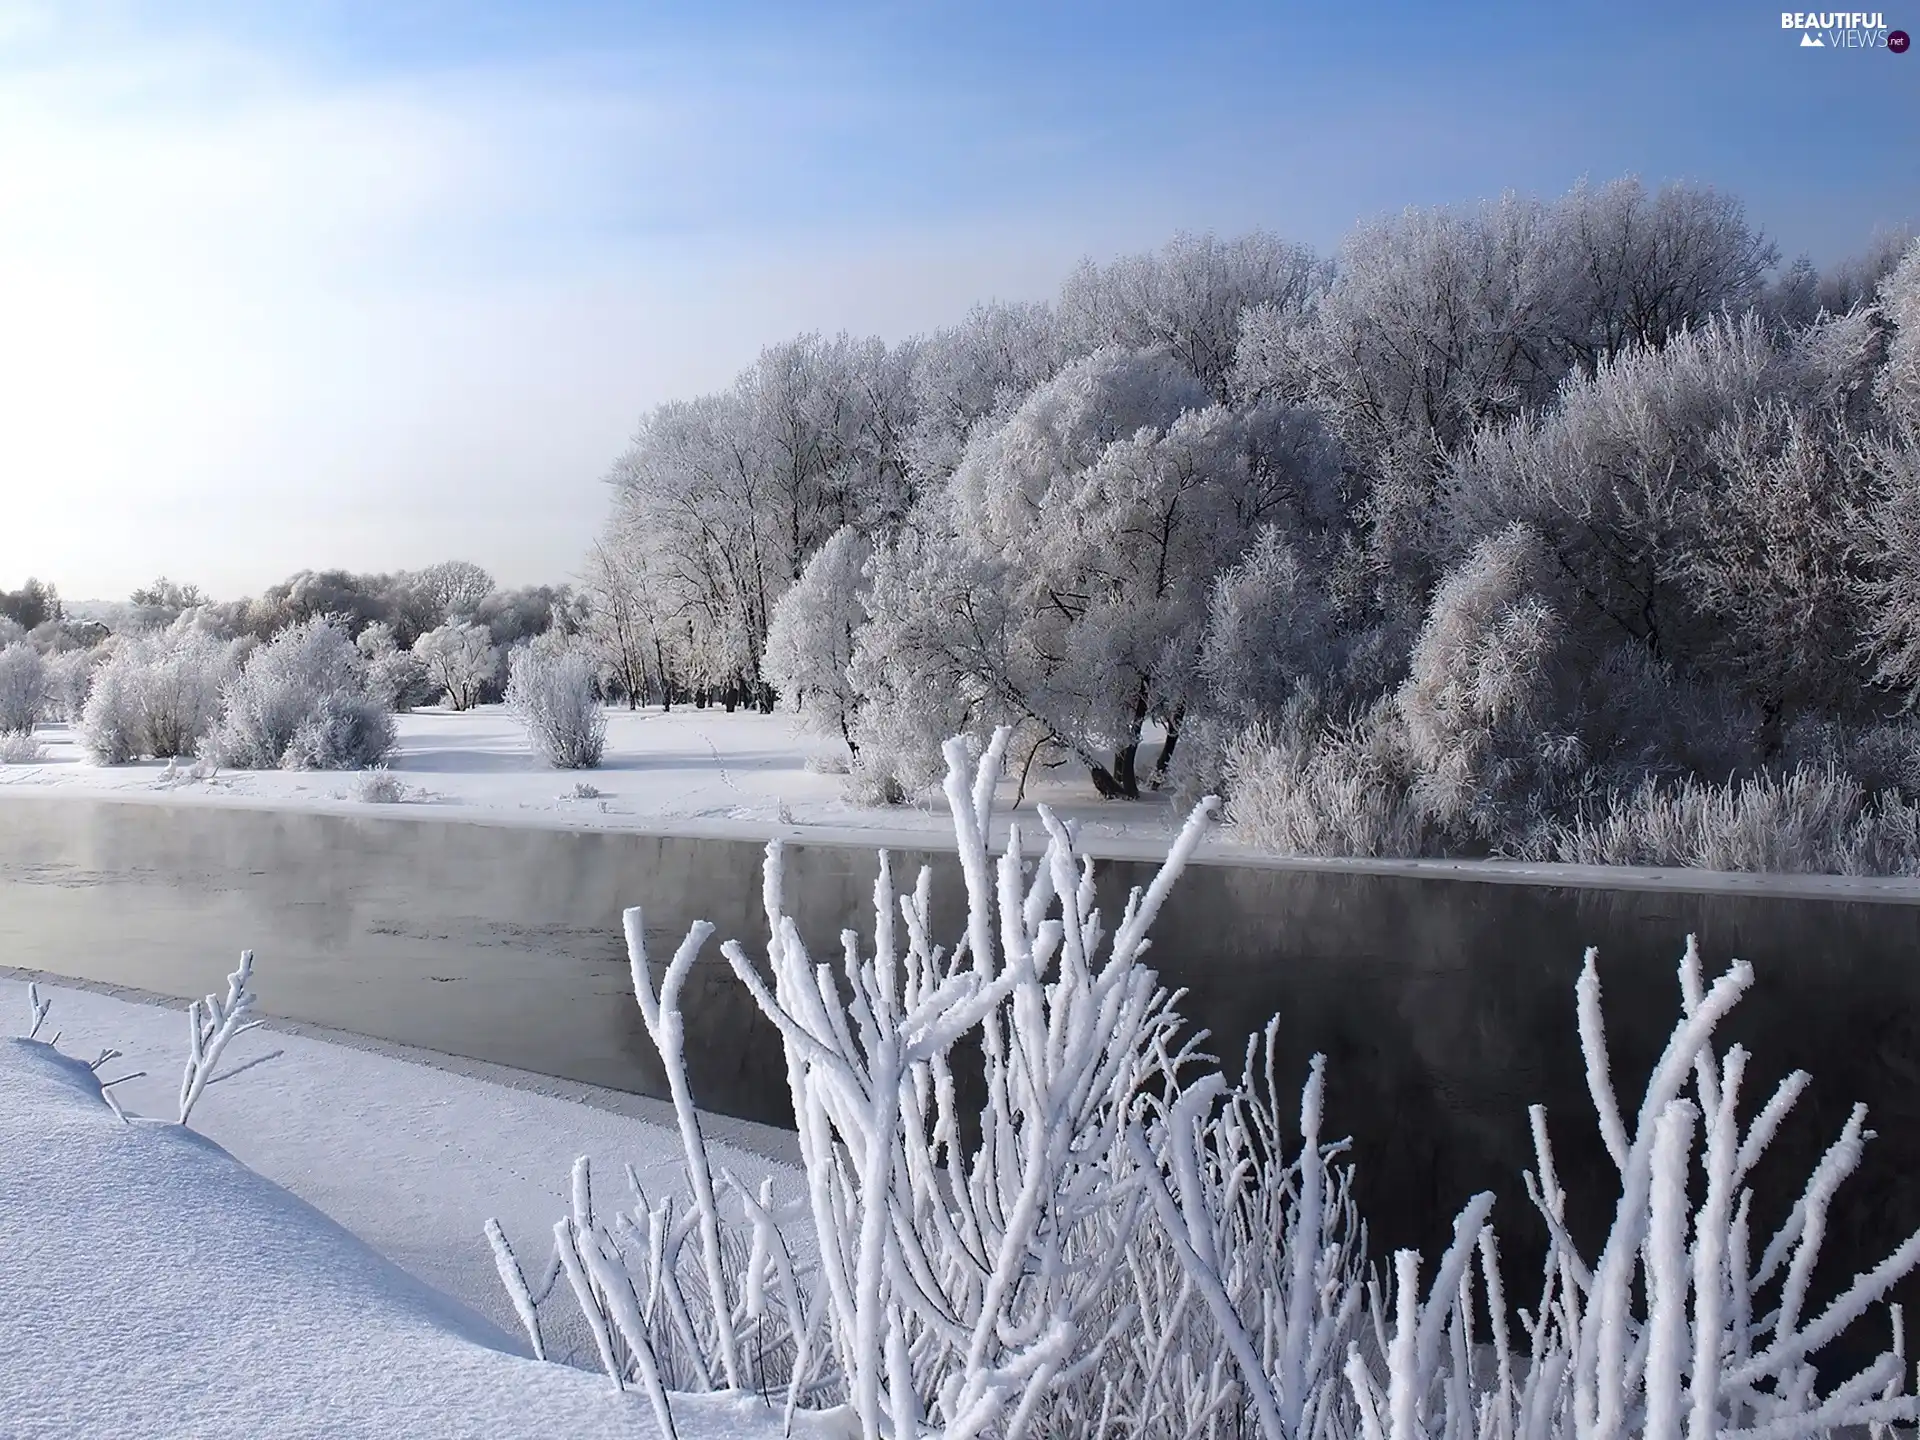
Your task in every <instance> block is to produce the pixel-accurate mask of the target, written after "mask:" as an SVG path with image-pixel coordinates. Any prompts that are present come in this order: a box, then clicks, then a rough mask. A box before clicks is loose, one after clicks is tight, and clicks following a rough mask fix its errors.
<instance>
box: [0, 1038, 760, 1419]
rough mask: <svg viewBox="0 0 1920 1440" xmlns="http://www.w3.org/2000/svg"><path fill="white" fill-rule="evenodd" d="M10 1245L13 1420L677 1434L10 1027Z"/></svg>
mask: <svg viewBox="0 0 1920 1440" xmlns="http://www.w3.org/2000/svg"><path fill="white" fill-rule="evenodd" d="M332 1158H333V1159H334V1160H335V1161H336V1162H339V1161H340V1160H341V1159H342V1158H343V1157H332ZM0 1253H4V1254H5V1255H6V1257H7V1260H6V1275H7V1284H8V1295H7V1302H6V1304H5V1305H0V1428H3V1429H4V1430H5V1431H6V1433H9V1434H18V1435H35V1436H45V1437H57V1436H76V1437H77V1436H97V1435H122V1436H149V1435H152V1436H159V1435H182V1436H184V1435H193V1436H197V1437H205V1440H217V1437H226V1436H232V1437H249V1440H251V1437H257V1436H260V1435H264V1434H273V1435H287V1436H305V1435H312V1436H322V1435H324V1436H330V1437H341V1440H352V1437H360V1436H366V1437H381V1440H385V1437H390V1436H395V1435H435V1436H475V1437H479V1436H486V1437H489V1440H495V1437H508V1436H522V1435H524V1436H549V1435H555V1434H565V1435H575V1436H598V1435H625V1436H646V1435H653V1434H657V1433H658V1430H657V1427H656V1426H655V1424H654V1422H653V1420H652V1418H651V1416H650V1415H649V1413H648V1411H647V1408H646V1403H645V1401H644V1400H643V1399H642V1398H641V1397H640V1396H639V1395H637V1394H631V1393H629V1394H620V1393H617V1392H616V1391H615V1390H614V1389H613V1387H612V1386H611V1385H610V1384H609V1382H608V1381H607V1380H606V1379H605V1378H604V1377H601V1376H596V1375H592V1374H589V1373H587V1372H585V1371H581V1370H574V1369H571V1368H568V1367H566V1366H561V1365H551V1364H540V1363H537V1362H534V1361H532V1360H528V1359H524V1358H522V1357H521V1356H520V1355H519V1354H518V1353H516V1351H517V1349H518V1346H517V1344H516V1342H515V1341H513V1340H512V1339H510V1338H509V1337H508V1336H507V1335H506V1334H505V1333H504V1332H502V1331H500V1330H499V1329H497V1328H496V1327H495V1326H493V1325H492V1324H491V1323H489V1322H488V1321H487V1320H485V1319H484V1318H482V1317H481V1316H479V1315H477V1314H475V1313H473V1312H472V1311H471V1310H470V1309H468V1308H467V1307H466V1306H464V1305H461V1304H460V1303H458V1302H457V1301H455V1300H453V1299H451V1298H449V1297H447V1296H444V1295H442V1294H440V1293H438V1292H436V1291H434V1290H433V1289H431V1288H430V1287H428V1286H426V1285H424V1284H422V1283H420V1282H419V1281H418V1280H416V1279H415V1278H413V1277H412V1276H410V1275H408V1274H406V1273H405V1272H404V1271H402V1270H401V1269H399V1268H398V1267H397V1266H395V1265H394V1264H393V1263H392V1262H391V1261H389V1260H387V1259H385V1258H383V1257H382V1256H380V1255H379V1254H377V1253H375V1252H374V1251H373V1250H372V1249H370V1248H369V1247H368V1246H366V1245H365V1244H363V1243H362V1242H361V1241H360V1240H358V1239H356V1238H355V1237H354V1236H353V1235H352V1234H350V1233H349V1232H348V1231H346V1230H345V1229H343V1228H342V1227H341V1226H339V1225H338V1224H336V1223H335V1222H333V1221H332V1220H330V1219H328V1218H327V1217H326V1216H325V1215H323V1214H321V1213H320V1212H319V1211H318V1210H316V1209H314V1208H313V1207H312V1206H311V1205H308V1204H307V1203H305V1202H304V1201H302V1200H300V1199H298V1198H297V1197H295V1196H294V1195H292V1194H290V1193H288V1192H287V1191H286V1190H284V1189H282V1188H281V1187H279V1186H278V1185H275V1184H273V1183H272V1182H270V1181H268V1180H266V1179H264V1178H262V1177H261V1176H259V1175H256V1174H255V1173H253V1172H252V1171H250V1170H249V1169H247V1168H246V1167H245V1166H244V1165H242V1164H241V1163H240V1162H239V1161H238V1160H236V1159H235V1158H234V1157H233V1156H231V1155H230V1154H228V1153H227V1152H226V1151H224V1150H223V1149H221V1148H220V1147H219V1146H218V1145H216V1144H214V1143H213V1142H211V1141H210V1140H207V1139H204V1138H202V1137H200V1136H197V1135H194V1134H192V1133H190V1132H188V1131H185V1130H182V1129H181V1128H180V1127H178V1126H175V1125H171V1124H168V1123H165V1122H161V1121H146V1122H135V1123H132V1124H122V1123H121V1122H120V1121H119V1120H117V1119H115V1118H114V1116H113V1114H112V1112H111V1111H110V1110H109V1109H108V1108H107V1107H106V1105H104V1104H103V1103H102V1101H101V1098H100V1093H99V1088H98V1085H97V1083H96V1081H95V1079H94V1077H93V1076H92V1074H91V1073H90V1072H89V1071H88V1069H87V1067H86V1066H85V1065H83V1064H81V1063H79V1062H78V1061H76V1060H73V1059H71V1058H68V1057H66V1056H64V1055H61V1054H58V1053H56V1052H55V1051H54V1050H52V1049H50V1048H48V1047H47V1046H45V1045H44V1044H40V1043H36V1042H30V1041H25V1040H20V1039H17V1038H11V1037H9V1038H6V1039H4V1040H0ZM677 1409H678V1411H679V1417H680V1419H681V1421H682V1423H681V1426H680V1430H681V1434H682V1435H683V1436H688V1437H695V1436H708V1437H711V1436H721V1435H754V1434H765V1435H772V1434H778V1433H779V1426H778V1422H777V1417H775V1416H774V1415H773V1414H772V1413H771V1412H769V1411H767V1410H765V1409H764V1408H762V1407H760V1406H759V1405H758V1403H757V1402H755V1401H752V1400H745V1401H741V1400H729V1399H708V1400H704V1401H692V1400H688V1401H684V1402H682V1403H681V1404H680V1405H679V1406H678V1407H677Z"/></svg>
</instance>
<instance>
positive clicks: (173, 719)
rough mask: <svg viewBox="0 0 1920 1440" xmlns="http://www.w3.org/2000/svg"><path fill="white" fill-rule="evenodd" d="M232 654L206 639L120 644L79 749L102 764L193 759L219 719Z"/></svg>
mask: <svg viewBox="0 0 1920 1440" xmlns="http://www.w3.org/2000/svg"><path fill="white" fill-rule="evenodd" d="M230 673H231V671H230V667H229V664H228V659H227V649H226V647H225V646H224V645H222V644H221V643H220V642H218V641H216V640H214V639H212V638H210V637H208V636H206V635H201V634H183V635H177V636H152V637H148V638H144V639H137V640H125V641H120V642H117V643H116V644H115V645H114V646H113V648H112V651H111V653H110V654H109V655H108V657H107V659H106V660H105V661H104V662H103V663H101V664H100V665H99V667H98V668H97V669H95V670H94V672H93V674H92V677H91V685H90V688H89V690H88V694H87V700H86V704H85V706H84V708H83V709H82V710H81V714H80V743H81V744H82V745H83V746H84V747H85V749H86V751H87V753H88V754H89V755H90V756H91V757H92V758H93V759H94V761H95V762H96V763H98V764H102V765H123V764H125V763H127V762H128V761H130V760H137V759H140V758H141V757H142V756H147V755H151V756H154V757H156V758H158V759H168V758H172V757H175V756H181V755H191V754H193V753H194V752H195V749H196V747H197V746H198V745H199V743H200V741H201V739H202V737H204V736H205V735H206V734H207V732H208V731H209V730H210V729H212V727H213V725H214V723H215V722H216V721H217V720H218V719H219V715H220V696H221V690H222V687H223V685H224V684H225V682H226V680H227V678H228V676H229V674H230Z"/></svg>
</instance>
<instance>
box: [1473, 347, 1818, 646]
mask: <svg viewBox="0 0 1920 1440" xmlns="http://www.w3.org/2000/svg"><path fill="white" fill-rule="evenodd" d="M1796 358H1798V357H1797V356H1796V353H1795V352H1790V351H1784V350H1782V349H1780V348H1778V347H1776V345H1775V343H1774V342H1773V340H1772V339H1771V338H1770V337H1769V335H1768V333H1767V330H1766V327H1765V326H1764V325H1762V324H1761V323H1760V322H1759V321H1758V320H1757V319H1756V318H1754V317H1752V316H1749V317H1748V318H1746V319H1745V320H1741V321H1727V322H1716V323H1714V324H1711V325H1708V326H1706V327H1703V328H1702V329H1700V330H1695V331H1689V332H1687V333H1686V334H1684V335H1682V336H1680V337H1679V338H1677V339H1675V340H1674V341H1672V342H1671V343H1670V344H1668V345H1667V346H1665V347H1664V348H1662V349H1653V348H1650V347H1644V346H1642V347H1635V348H1632V349H1629V350H1626V351H1623V352H1621V353H1620V354H1619V355H1617V356H1615V357H1613V358H1612V359H1609V360H1607V361H1605V362H1604V363H1602V364H1601V366H1600V367H1599V369H1598V370H1597V371H1596V372H1595V373H1594V374H1592V375H1576V376H1575V377H1573V378H1572V379H1571V380H1570V381H1569V383H1568V386H1567V389H1566V391H1565V392H1564V394H1563V395H1562V396H1561V398H1560V401H1559V403H1558V404H1557V405H1556V406H1555V408H1554V409H1553V410H1552V411H1550V412H1547V413H1544V414H1541V415H1538V416H1529V417H1526V418H1523V419H1522V420H1520V421H1517V422H1515V423H1514V424H1512V425H1508V426H1502V427H1498V428H1492V429H1487V430H1484V431H1482V432H1480V433H1479V434H1477V435H1476V436H1475V437H1474V439H1473V442H1472V444H1471V445H1469V446H1467V447H1465V448H1464V449H1463V450H1462V451H1461V453H1460V454H1459V456H1458V457H1457V458H1456V460H1455V461H1454V463H1453V465H1452V467H1451V473H1450V475H1449V491H1448V497H1447V506H1448V520H1449V522H1450V526H1451V532H1452V536H1453V540H1452V542H1451V543H1452V544H1453V545H1455V546H1458V547H1459V549H1458V550H1457V551H1456V553H1464V550H1465V549H1466V548H1468V547H1470V546H1471V544H1472V543H1473V542H1474V541H1475V540H1476V539H1477V538H1479V537H1482V536H1487V535H1493V534H1498V533H1500V532H1501V531H1502V530H1504V529H1505V528H1506V527H1507V526H1508V525H1511V524H1513V523H1515V522H1521V523H1524V524H1526V525H1528V526H1529V527H1531V528H1532V529H1533V531H1534V532H1535V533H1536V534H1538V535H1539V536H1540V537H1541V539H1542V540H1543V541H1544V542H1545V544H1546V545H1547V547H1548V552H1549V554H1550V555H1551V557H1552V561H1553V564H1554V565H1555V567H1556V568H1558V569H1559V570H1561V571H1562V572H1564V574H1565V575H1566V576H1567V578H1568V579H1569V581H1570V582H1571V584H1572V595H1573V597H1574V598H1576V599H1577V600H1578V603H1579V604H1580V606H1581V607H1582V609H1583V610H1584V611H1585V612H1587V613H1586V616H1585V617H1583V618H1582V621H1581V623H1584V620H1585V619H1586V618H1591V619H1592V620H1593V621H1594V622H1596V623H1599V624H1602V625H1604V626H1606V627H1609V628H1610V629H1611V630H1612V631H1613V632H1614V633H1615V634H1617V635H1618V636H1620V637H1622V638H1625V639H1630V640H1632V641H1634V642H1635V643H1637V644H1640V645H1643V646H1645V647H1646V649H1647V650H1648V651H1649V652H1650V653H1651V654H1653V655H1654V656H1655V657H1656V658H1658V659H1661V660H1664V661H1671V662H1676V663H1686V662H1688V661H1690V660H1692V659H1693V658H1694V657H1696V656H1698V654H1699V653H1700V651H1701V648H1702V646H1703V645H1704V644H1705V643H1706V641H1707V640H1708V639H1709V638H1711V637H1710V632H1712V631H1713V630H1714V629H1715V627H1716V626H1717V625H1718V622H1717V621H1714V620H1710V619H1709V618H1708V617H1706V616H1705V615H1704V614H1703V613H1702V610H1701V606H1700V597H1699V592H1698V588H1697V585H1696V583H1695V578H1694V576H1693V575H1692V574H1691V572H1690V569H1689V567H1690V565H1691V563H1692V560H1693V557H1694V556H1695V555H1696V554H1697V553H1698V551H1699V549H1700V547H1701V546H1702V544H1703V543H1704V542H1705V536H1704V534H1703V529H1702V526H1703V523H1704V522H1705V521H1706V520H1707V519H1708V518H1709V515H1710V512H1711V510H1712V508H1713V502H1712V498H1711V493H1710V492H1708V491H1706V490H1705V489H1704V488H1703V487H1706V486H1707V485H1708V483H1709V481H1710V479H1711V478H1712V477H1713V476H1714V474H1715V471H1714V467H1713V465H1712V462H1711V458H1710V455H1709V445H1710V442H1712V440H1713V437H1714V436H1715V435H1716V434H1717V433H1719V431H1720V427H1721V424H1722V422H1723V420H1725V419H1726V418H1728V417H1730V416H1737V415H1739V414H1741V413H1743V412H1744V411H1747V410H1749V409H1750V408H1751V407H1753V406H1755V405H1757V404H1759V403H1761V402H1762V401H1763V400H1765V399H1767V398H1768V397H1769V396H1773V397H1778V398H1780V399H1781V400H1782V401H1783V402H1786V403H1792V402H1793V400H1794V399H1795V398H1797V397H1799V396H1802V395H1804V394H1805V392H1806V389H1807V387H1808V386H1809V385H1810V384H1811V381H1810V379H1809V377H1808V375H1807V373H1806V371H1805V369H1804V367H1797V366H1796V365H1795V363H1794V361H1795V360H1796ZM1568 618H1569V619H1573V618H1574V617H1571V616H1569V617H1568Z"/></svg>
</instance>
